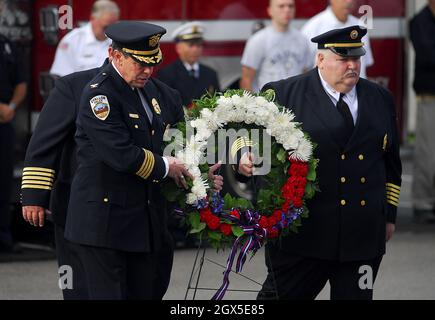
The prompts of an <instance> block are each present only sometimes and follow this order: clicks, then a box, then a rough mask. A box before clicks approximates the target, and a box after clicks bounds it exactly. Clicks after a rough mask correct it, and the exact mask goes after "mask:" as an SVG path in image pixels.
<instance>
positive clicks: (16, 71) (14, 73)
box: [0, 35, 27, 252]
mask: <svg viewBox="0 0 435 320" xmlns="http://www.w3.org/2000/svg"><path fill="white" fill-rule="evenodd" d="M22 66H23V61H21V58H20V55H19V52H18V51H17V48H16V47H15V45H14V44H13V43H12V42H10V41H9V40H8V39H7V38H6V37H4V36H2V35H0V252H3V251H9V252H10V251H17V250H15V249H16V246H14V243H13V241H12V236H11V233H10V221H11V217H10V209H9V206H10V198H11V187H12V173H13V158H14V146H15V139H14V137H15V134H14V128H13V125H12V120H13V119H14V116H15V109H16V108H17V106H18V105H19V104H20V103H21V102H22V101H23V100H24V98H25V97H26V92H27V84H26V78H25V73H24V70H23V68H22Z"/></svg>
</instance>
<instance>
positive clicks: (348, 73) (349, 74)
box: [344, 70, 359, 78]
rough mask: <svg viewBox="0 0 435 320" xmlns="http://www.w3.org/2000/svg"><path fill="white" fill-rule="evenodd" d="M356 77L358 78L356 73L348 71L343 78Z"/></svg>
mask: <svg viewBox="0 0 435 320" xmlns="http://www.w3.org/2000/svg"><path fill="white" fill-rule="evenodd" d="M358 76H359V75H358V72H356V71H353V70H352V71H349V72H346V73H345V75H344V77H345V78H350V77H358Z"/></svg>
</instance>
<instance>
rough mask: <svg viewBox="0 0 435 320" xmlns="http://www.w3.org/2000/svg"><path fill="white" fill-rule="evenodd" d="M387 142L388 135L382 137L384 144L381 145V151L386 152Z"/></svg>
mask: <svg viewBox="0 0 435 320" xmlns="http://www.w3.org/2000/svg"><path fill="white" fill-rule="evenodd" d="M387 142H388V134H385V136H384V142H383V144H382V150H384V151H385V150H387Z"/></svg>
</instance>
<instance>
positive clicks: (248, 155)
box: [239, 152, 254, 177]
mask: <svg viewBox="0 0 435 320" xmlns="http://www.w3.org/2000/svg"><path fill="white" fill-rule="evenodd" d="M253 172H254V154H253V153H252V152H245V153H244V154H243V156H242V158H241V159H240V163H239V173H240V174H242V175H244V176H245V177H251V176H252V174H253Z"/></svg>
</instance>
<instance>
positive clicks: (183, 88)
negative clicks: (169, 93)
mask: <svg viewBox="0 0 435 320" xmlns="http://www.w3.org/2000/svg"><path fill="white" fill-rule="evenodd" d="M158 78H159V79H160V80H161V81H163V82H164V83H166V84H167V85H168V86H170V87H171V88H174V89H176V90H177V91H178V92H180V94H181V98H182V102H183V105H184V106H189V105H190V103H191V102H192V100H193V99H199V98H201V96H202V95H204V94H206V93H207V92H210V93H212V94H213V92H216V91H220V88H219V81H218V77H217V74H216V71H214V70H213V69H211V68H210V67H207V66H205V65H203V64H199V78H195V77H192V76H190V75H189V73H188V71H187V69H186V68H185V67H184V65H183V62H181V60H180V59H177V60H176V61H174V62H173V63H171V64H169V65H167V66H166V67H164V68H162V69H161V70H160V71H159V72H158Z"/></svg>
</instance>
